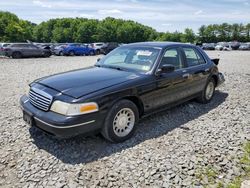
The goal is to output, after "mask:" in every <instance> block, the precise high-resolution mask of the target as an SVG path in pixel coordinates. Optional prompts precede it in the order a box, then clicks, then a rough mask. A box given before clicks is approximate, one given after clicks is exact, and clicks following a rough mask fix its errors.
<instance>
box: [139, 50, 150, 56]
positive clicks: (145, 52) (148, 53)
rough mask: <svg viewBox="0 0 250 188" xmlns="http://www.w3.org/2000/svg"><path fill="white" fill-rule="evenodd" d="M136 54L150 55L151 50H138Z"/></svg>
mask: <svg viewBox="0 0 250 188" xmlns="http://www.w3.org/2000/svg"><path fill="white" fill-rule="evenodd" d="M136 55H142V56H151V55H152V52H150V51H148V50H139V51H138V52H137V54H136Z"/></svg>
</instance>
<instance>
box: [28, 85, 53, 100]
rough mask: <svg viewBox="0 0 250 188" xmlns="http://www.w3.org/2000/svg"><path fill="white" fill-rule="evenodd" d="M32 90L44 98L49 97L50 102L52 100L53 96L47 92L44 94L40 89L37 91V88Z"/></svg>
mask: <svg viewBox="0 0 250 188" xmlns="http://www.w3.org/2000/svg"><path fill="white" fill-rule="evenodd" d="M31 90H32V91H34V92H35V93H37V94H40V95H42V96H44V97H47V98H49V99H50V100H52V96H51V95H49V94H48V93H46V92H44V91H42V90H40V89H37V88H35V87H32V88H31Z"/></svg>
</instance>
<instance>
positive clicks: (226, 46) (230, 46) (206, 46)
mask: <svg viewBox="0 0 250 188" xmlns="http://www.w3.org/2000/svg"><path fill="white" fill-rule="evenodd" d="M201 47H202V49H203V50H220V51H221V50H224V51H231V50H250V42H247V43H240V42H237V41H234V42H218V43H203V44H202V46H201Z"/></svg>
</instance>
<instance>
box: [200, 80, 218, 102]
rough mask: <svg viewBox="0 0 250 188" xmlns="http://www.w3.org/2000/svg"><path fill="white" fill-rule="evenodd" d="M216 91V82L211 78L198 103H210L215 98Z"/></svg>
mask: <svg viewBox="0 0 250 188" xmlns="http://www.w3.org/2000/svg"><path fill="white" fill-rule="evenodd" d="M214 91H215V80H214V79H213V78H210V79H209V80H208V82H207V84H206V86H205V88H204V90H203V91H202V93H201V95H200V97H199V98H198V101H199V102H201V103H204V104H206V103H209V102H210V101H211V100H212V98H213V96H214Z"/></svg>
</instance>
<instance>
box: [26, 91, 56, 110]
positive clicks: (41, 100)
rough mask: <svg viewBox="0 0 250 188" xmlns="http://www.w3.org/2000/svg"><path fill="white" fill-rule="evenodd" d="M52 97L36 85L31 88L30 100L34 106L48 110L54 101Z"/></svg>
mask: <svg viewBox="0 0 250 188" xmlns="http://www.w3.org/2000/svg"><path fill="white" fill-rule="evenodd" d="M52 99H53V97H52V96H51V95H49V94H48V93H46V92H44V91H42V90H40V89H37V88H34V87H31V88H30V91H29V101H30V103H31V104H32V105H33V106H35V107H37V108H39V109H41V110H43V111H48V110H49V107H50V105H51V103H52Z"/></svg>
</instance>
